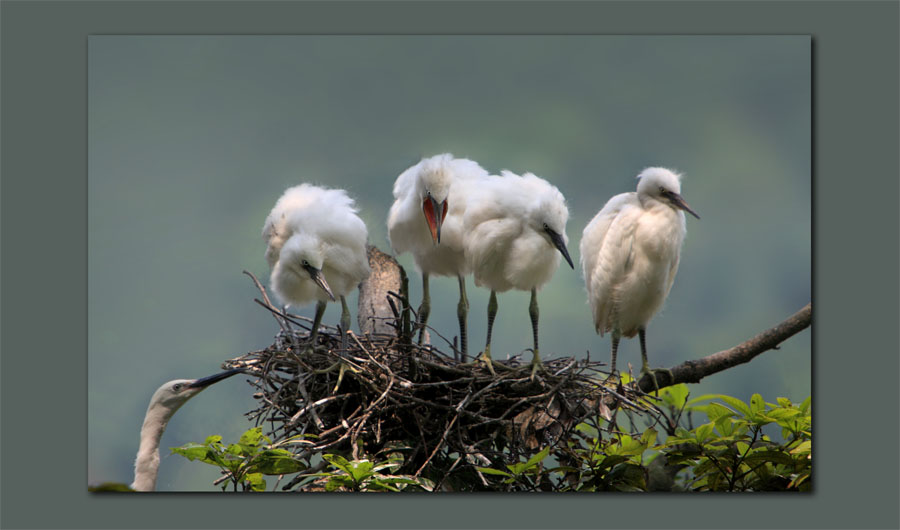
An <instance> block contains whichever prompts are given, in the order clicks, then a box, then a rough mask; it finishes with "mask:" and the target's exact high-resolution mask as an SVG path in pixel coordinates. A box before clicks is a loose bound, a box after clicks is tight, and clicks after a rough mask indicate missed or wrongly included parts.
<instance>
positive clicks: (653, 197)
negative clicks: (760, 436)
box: [580, 167, 700, 373]
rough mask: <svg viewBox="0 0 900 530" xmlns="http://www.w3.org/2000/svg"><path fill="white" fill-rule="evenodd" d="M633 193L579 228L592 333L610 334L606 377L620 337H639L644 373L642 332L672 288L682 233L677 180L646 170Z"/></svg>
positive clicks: (618, 197) (681, 201) (614, 200)
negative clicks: (594, 331) (592, 323)
mask: <svg viewBox="0 0 900 530" xmlns="http://www.w3.org/2000/svg"><path fill="white" fill-rule="evenodd" d="M638 179H640V180H639V182H638V185H637V191H636V192H629V193H622V194H619V195H616V196H615V197H613V198H611V199H610V200H609V201H608V202H607V203H606V205H605V206H604V207H603V209H602V210H600V212H599V213H598V214H597V215H596V216H595V217H594V218H593V219H592V220H591V222H590V223H588V225H587V226H586V227H585V229H584V233H583V235H582V238H581V247H580V248H581V265H582V270H583V273H584V280H585V284H586V288H587V294H588V301H589V303H590V305H591V310H592V312H593V316H594V325H595V327H596V330H597V332H598V333H600V335H601V336H602V335H603V334H604V333H605V332H611V333H612V360H611V371H612V372H615V368H616V352H617V350H618V345H619V339H620V338H621V337H634V336H635V334H639V335H640V342H641V359H642V368H641V372H642V373H650V371H649V365H648V362H647V351H646V339H645V331H646V327H647V324H648V323H649V322H650V319H651V318H653V315H654V314H656V312H657V311H658V310H659V308H660V307H661V306H662V304H663V302H664V301H665V299H666V297H667V296H668V294H669V291H670V290H671V288H672V283H673V282H674V281H675V273H676V272H677V271H678V263H679V260H680V257H681V246H682V243H683V241H684V236H685V233H686V228H685V218H684V211H687V212H689V213H690V214H691V215H693V216H694V217H696V218H697V219H699V218H700V216H698V215H697V213H696V212H694V210H692V209H691V208H690V206H688V204H687V203H686V202H685V201H684V199H683V198H682V197H681V175H679V174H677V173H674V172H672V171H670V170H668V169H665V168H661V167H650V168H647V169H645V170H644V171H642V172H641V173H640V174H639V175H638Z"/></svg>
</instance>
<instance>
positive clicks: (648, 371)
mask: <svg viewBox="0 0 900 530" xmlns="http://www.w3.org/2000/svg"><path fill="white" fill-rule="evenodd" d="M656 372H665V373H667V374H668V375H669V381H674V380H675V377H674V376H673V375H672V371H671V370H669V369H668V368H654V369H651V368H650V366H649V365H646V364H645V365H643V366H642V367H641V379H643V377H644V374H648V375H649V376H650V378H651V379H653V387H654V388H655V389H656V390H655V392H656V395H657V396H658V395H659V380H658V379H657V378H656ZM639 380H640V379H639Z"/></svg>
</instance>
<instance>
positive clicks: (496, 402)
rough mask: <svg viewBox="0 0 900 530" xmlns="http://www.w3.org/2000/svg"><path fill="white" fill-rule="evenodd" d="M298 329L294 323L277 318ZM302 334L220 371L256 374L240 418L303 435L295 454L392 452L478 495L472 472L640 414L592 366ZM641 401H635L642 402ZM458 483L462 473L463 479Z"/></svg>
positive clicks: (380, 337) (284, 336)
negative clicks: (252, 402)
mask: <svg viewBox="0 0 900 530" xmlns="http://www.w3.org/2000/svg"><path fill="white" fill-rule="evenodd" d="M287 318H288V319H290V320H292V321H294V322H295V323H296V324H300V325H301V326H302V325H303V322H304V321H308V319H303V318H302V317H297V316H295V315H289V316H287ZM308 342H309V333H308V331H305V330H285V331H282V332H281V333H279V334H278V335H277V336H276V337H275V342H274V343H273V344H272V345H270V346H269V347H267V348H266V349H264V350H260V351H255V352H250V353H248V354H246V355H243V356H241V357H239V358H236V359H233V360H231V361H228V362H226V363H225V366H226V367H227V368H238V367H243V368H245V370H246V373H248V374H252V375H255V376H257V379H256V381H253V382H251V384H252V385H253V386H254V387H255V388H256V390H257V392H256V393H255V394H254V397H255V398H256V399H257V400H258V403H259V407H258V408H257V409H255V410H253V411H250V412H248V413H247V415H248V417H249V418H250V419H251V420H253V421H255V422H256V424H257V425H260V424H268V425H269V426H270V432H269V435H270V437H272V438H273V440H274V441H278V440H283V439H285V438H288V437H292V436H295V435H304V439H305V440H307V442H308V443H306V444H305V445H302V446H301V450H300V451H298V453H297V454H298V457H300V458H305V459H307V460H308V459H309V458H310V457H311V456H314V455H316V454H321V453H338V454H343V455H348V456H352V457H353V458H354V459H356V458H361V457H362V456H363V455H374V454H377V453H380V452H383V451H385V450H390V451H397V450H399V451H403V452H404V453H405V458H404V465H403V467H402V469H401V470H400V471H401V472H403V473H407V474H415V475H416V476H419V475H423V474H424V476H427V477H428V478H429V479H430V480H432V481H434V482H436V483H439V484H440V483H444V481H445V480H446V479H447V478H448V476H449V475H451V474H453V473H456V475H455V476H456V477H457V478H458V479H459V480H461V481H462V483H463V484H466V486H465V487H462V488H461V487H460V486H456V487H453V486H451V485H450V484H449V482H448V483H447V484H445V485H446V487H448V488H452V489H457V490H458V489H465V488H469V489H479V484H481V486H483V487H484V488H485V489H487V486H488V484H489V482H488V479H489V477H488V478H486V477H485V475H483V474H482V473H480V472H479V471H478V470H477V467H478V466H485V467H497V468H501V469H503V468H504V464H509V463H513V462H516V461H518V460H519V459H520V458H522V457H524V458H528V457H529V456H530V455H532V454H534V453H536V452H537V451H538V450H540V449H542V448H544V447H547V446H552V447H557V448H558V447H563V446H564V445H565V442H566V441H567V440H568V439H570V438H571V437H572V436H573V435H575V434H577V433H576V432H575V431H574V427H575V426H576V425H578V424H579V423H581V422H582V421H589V422H590V423H592V424H593V425H595V428H598V429H600V427H599V423H600V422H599V421H597V419H598V416H599V417H605V418H606V419H609V418H610V411H611V410H614V409H616V408H625V409H629V410H636V411H638V412H646V406H645V405H643V404H640V403H639V401H640V399H639V398H640V396H643V395H644V394H643V393H641V392H640V391H639V390H635V389H634V388H633V387H631V386H629V387H623V386H622V385H619V386H618V387H615V388H607V387H605V386H603V385H601V384H600V382H601V381H602V380H603V378H605V374H604V373H603V372H601V371H600V366H601V364H602V363H599V362H595V361H590V360H587V359H584V360H576V359H575V358H571V357H567V358H558V359H553V360H549V361H545V362H544V370H543V371H539V372H538V373H537V374H536V376H535V377H533V378H532V377H531V366H530V363H523V362H521V360H520V359H519V358H518V357H517V358H513V359H512V360H510V361H507V362H497V361H495V366H496V367H497V368H496V376H494V375H492V374H491V373H490V372H489V371H488V370H487V369H486V367H485V365H484V364H483V363H463V362H461V361H460V360H458V359H457V358H455V357H453V356H450V355H447V354H445V353H443V352H441V351H440V350H438V349H436V348H434V347H432V346H419V345H417V344H415V343H412V342H405V343H404V342H403V341H401V340H399V339H398V337H397V336H394V335H387V334H367V335H366V336H363V337H358V336H356V335H355V334H353V332H352V331H351V332H350V333H349V341H348V343H349V346H348V348H347V349H346V350H341V339H340V334H339V330H337V329H335V328H329V327H325V326H323V327H321V328H320V331H319V335H318V341H317V344H316V345H315V348H311V347H310V345H309V344H308ZM643 403H646V401H644V402H643ZM467 475H468V476H467Z"/></svg>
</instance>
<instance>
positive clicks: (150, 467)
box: [131, 408, 175, 491]
mask: <svg viewBox="0 0 900 530" xmlns="http://www.w3.org/2000/svg"><path fill="white" fill-rule="evenodd" d="M174 413H175V411H174V410H170V409H163V408H156V409H153V410H149V411H147V415H146V417H144V425H143V426H142V427H141V443H140V446H139V447H138V453H137V458H136V459H135V461H134V482H133V483H132V484H131V487H132V489H134V490H137V491H154V490H155V489H156V476H157V473H158V472H159V442H160V440H161V439H162V435H163V432H165V430H166V425H167V424H168V423H169V419H170V418H171V417H172V414H174Z"/></svg>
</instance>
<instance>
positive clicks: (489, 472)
mask: <svg viewBox="0 0 900 530" xmlns="http://www.w3.org/2000/svg"><path fill="white" fill-rule="evenodd" d="M475 469H477V470H478V471H480V472H482V473H484V474H485V475H500V476H503V477H511V476H512V474H510V473H507V472H506V471H502V470H500V469H494V468H492V467H478V466H476V467H475Z"/></svg>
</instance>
